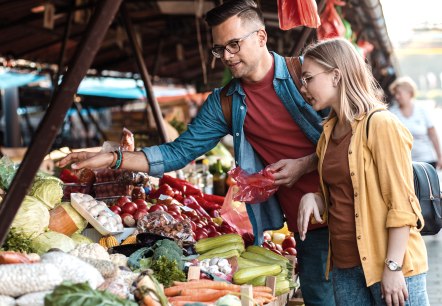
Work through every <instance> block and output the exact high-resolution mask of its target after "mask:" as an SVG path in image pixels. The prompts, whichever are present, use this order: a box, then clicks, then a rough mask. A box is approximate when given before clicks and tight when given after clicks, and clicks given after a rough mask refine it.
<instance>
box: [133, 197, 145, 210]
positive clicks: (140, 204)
mask: <svg viewBox="0 0 442 306" xmlns="http://www.w3.org/2000/svg"><path fill="white" fill-rule="evenodd" d="M133 202H134V203H135V204H137V207H138V209H145V210H147V202H146V201H144V200H143V199H136V200H134V201H133Z"/></svg>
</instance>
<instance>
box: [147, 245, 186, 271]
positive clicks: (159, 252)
mask: <svg viewBox="0 0 442 306" xmlns="http://www.w3.org/2000/svg"><path fill="white" fill-rule="evenodd" d="M162 256H163V257H165V258H167V259H168V260H170V261H176V263H177V267H178V268H179V269H181V270H183V269H184V262H183V259H182V256H183V253H181V254H180V253H178V252H177V251H176V250H175V249H172V248H167V247H166V246H161V247H159V248H156V249H155V250H154V251H153V257H152V259H153V260H154V261H156V260H158V259H160V257H162Z"/></svg>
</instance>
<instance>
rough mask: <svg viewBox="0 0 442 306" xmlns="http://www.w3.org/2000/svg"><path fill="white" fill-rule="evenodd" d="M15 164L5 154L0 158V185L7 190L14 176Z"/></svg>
mask: <svg viewBox="0 0 442 306" xmlns="http://www.w3.org/2000/svg"><path fill="white" fill-rule="evenodd" d="M17 168H18V167H17V166H16V165H14V163H13V162H12V161H11V160H10V159H9V157H7V156H3V157H2V158H1V159H0V187H1V188H2V189H5V190H7V189H8V188H9V185H10V184H11V182H12V179H13V178H14V176H15V171H16V170H17Z"/></svg>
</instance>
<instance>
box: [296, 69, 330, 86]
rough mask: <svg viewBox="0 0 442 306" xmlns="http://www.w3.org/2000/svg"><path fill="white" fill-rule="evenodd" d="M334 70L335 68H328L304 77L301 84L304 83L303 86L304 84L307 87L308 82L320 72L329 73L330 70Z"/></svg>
mask: <svg viewBox="0 0 442 306" xmlns="http://www.w3.org/2000/svg"><path fill="white" fill-rule="evenodd" d="M332 70H333V69H328V70H325V71H321V72H318V73H317V74H314V75H311V76H308V77H302V78H301V84H302V86H304V87H305V88H307V85H308V83H310V81H311V80H312V79H313V78H314V77H315V76H317V75H319V74H321V73H327V72H330V71H332Z"/></svg>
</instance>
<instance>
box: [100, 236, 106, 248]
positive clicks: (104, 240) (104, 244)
mask: <svg viewBox="0 0 442 306" xmlns="http://www.w3.org/2000/svg"><path fill="white" fill-rule="evenodd" d="M106 240H107V237H101V238H100V240H99V241H98V244H99V245H101V246H102V247H103V248H105V249H107V242H106Z"/></svg>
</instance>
